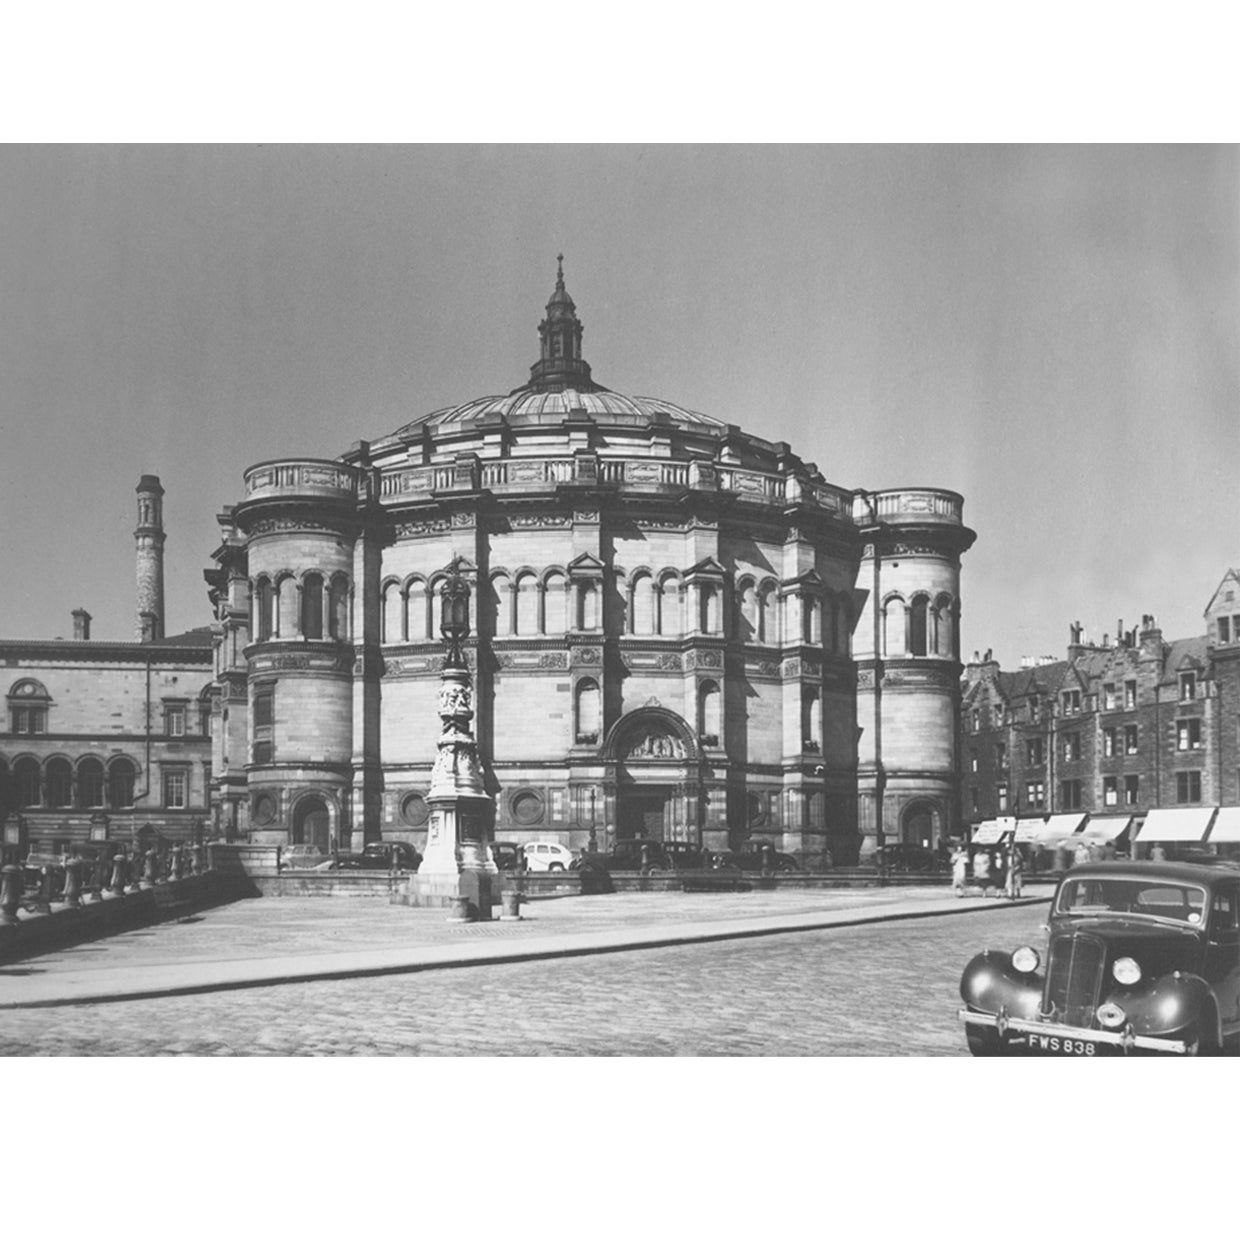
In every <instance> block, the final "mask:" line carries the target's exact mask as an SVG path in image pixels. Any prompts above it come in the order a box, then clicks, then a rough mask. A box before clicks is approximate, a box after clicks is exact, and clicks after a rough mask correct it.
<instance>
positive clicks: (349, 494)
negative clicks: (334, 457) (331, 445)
mask: <svg viewBox="0 0 1240 1240" xmlns="http://www.w3.org/2000/svg"><path fill="white" fill-rule="evenodd" d="M357 486H358V474H357V471H356V470H354V469H352V468H350V467H349V466H348V465H341V464H340V463H339V462H338V461H321V460H315V459H312V458H308V459H300V460H287V461H264V462H262V464H260V465H251V466H250V468H249V469H247V470H246V471H245V497H246V499H247V500H255V499H295V498H306V499H347V500H352V499H353V498H354V497H355V496H356V494H357Z"/></svg>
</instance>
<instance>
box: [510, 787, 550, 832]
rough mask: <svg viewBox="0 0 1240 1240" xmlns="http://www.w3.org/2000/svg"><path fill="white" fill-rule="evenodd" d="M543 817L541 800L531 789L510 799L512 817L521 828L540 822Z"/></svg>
mask: <svg viewBox="0 0 1240 1240" xmlns="http://www.w3.org/2000/svg"><path fill="white" fill-rule="evenodd" d="M542 816H543V799H542V797H541V796H539V794H538V793H537V792H535V791H534V790H533V789H532V788H526V789H525V790H524V791H522V792H518V793H517V794H516V795H515V796H514V797H513V798H512V817H513V820H514V821H515V822H519V823H520V824H521V825H522V826H529V825H530V824H531V823H535V822H541V821H542Z"/></svg>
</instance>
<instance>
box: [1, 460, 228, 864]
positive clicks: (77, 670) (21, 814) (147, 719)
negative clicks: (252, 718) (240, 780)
mask: <svg viewBox="0 0 1240 1240" xmlns="http://www.w3.org/2000/svg"><path fill="white" fill-rule="evenodd" d="M162 496H163V488H162V487H161V486H160V485H159V479H158V478H155V477H152V476H151V475H144V476H143V478H142V481H141V482H140V483H139V485H138V528H137V529H136V530H135V532H134V537H135V543H136V558H137V577H138V588H137V598H136V607H135V612H136V621H137V623H136V626H135V627H136V628H137V630H138V632H139V633H140V634H143V633H144V634H145V635H146V640H144V641H135V642H102V641H92V640H90V620H91V617H90V615H89V613H88V612H87V611H86V610H85V609H83V608H78V609H77V610H75V611H74V613H73V620H74V640H72V641H20V640H11V639H6V640H0V659H2V660H3V666H4V672H5V675H4V679H3V680H0V690H2V691H3V692H4V694H5V717H4V721H3V725H2V726H3V732H2V733H0V815H2V816H3V818H4V823H5V834H6V837H9V838H8V841H7V842H8V843H9V844H10V845H19V846H20V845H24V844H29V845H31V846H34V847H36V848H45V847H49V846H53V847H63V846H65V845H68V844H80V843H84V842H86V841H87V840H89V839H96V840H99V839H121V840H125V841H126V842H130V841H133V840H136V839H139V838H141V839H144V840H145V839H146V838H148V837H151V836H157V837H162V838H163V839H166V840H187V839H190V838H192V837H193V835H194V833H195V831H196V830H201V829H203V828H205V826H206V824H207V821H208V817H209V813H210V810H209V798H210V787H211V781H212V769H211V717H212V711H213V710H214V709H215V689H214V683H213V680H214V678H213V669H212V661H211V631H210V629H209V628H202V629H197V630H193V631H190V632H188V633H183V634H180V635H177V636H173V637H164V636H163V623H164V612H163V543H164V531H163V515H162V511H161V507H160V501H161V498H162Z"/></svg>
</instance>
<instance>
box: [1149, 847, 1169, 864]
mask: <svg viewBox="0 0 1240 1240" xmlns="http://www.w3.org/2000/svg"><path fill="white" fill-rule="evenodd" d="M1166 859H1167V850H1166V849H1165V848H1164V847H1163V846H1162V845H1161V844H1155V845H1154V847H1153V849H1152V850H1151V852H1150V860H1151V861H1166Z"/></svg>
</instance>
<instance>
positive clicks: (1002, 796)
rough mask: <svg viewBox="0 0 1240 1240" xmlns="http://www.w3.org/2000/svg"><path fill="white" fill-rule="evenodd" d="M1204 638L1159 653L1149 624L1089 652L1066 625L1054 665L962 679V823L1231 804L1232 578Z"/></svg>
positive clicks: (1160, 643)
mask: <svg viewBox="0 0 1240 1240" xmlns="http://www.w3.org/2000/svg"><path fill="white" fill-rule="evenodd" d="M1205 621H1206V632H1205V633H1204V634H1203V635H1202V636H1199V637H1189V638H1181V639H1178V640H1175V641H1165V640H1164V639H1163V635H1162V631H1161V629H1160V628H1159V627H1158V625H1157V623H1156V621H1155V619H1154V617H1153V616H1145V617H1143V618H1142V622H1141V625H1140V626H1139V627H1137V628H1134V629H1131V630H1128V631H1125V630H1124V628H1123V624H1122V623H1121V624H1120V625H1119V628H1118V632H1117V633H1116V635H1115V640H1114V642H1112V640H1111V637H1110V635H1107V637H1106V638H1105V639H1104V640H1103V642H1102V644H1101V645H1099V644H1096V643H1091V642H1088V641H1087V640H1085V638H1084V635H1083V633H1082V631H1081V627H1080V625H1073V626H1072V629H1071V632H1070V644H1069V646H1068V649H1067V658H1066V659H1062V660H1057V661H1056V660H1043V661H1041V662H1039V663H1037V664H1036V665H1033V666H1029V667H1024V668H1022V669H1021V670H1019V671H1015V672H1004V671H1002V670H1001V669H1000V667H999V665H998V663H996V662H995V661H994V660H993V659H992V658H990V656H989V652H987V655H986V657H984V658H979V657H978V656H976V655H975V656H974V658H973V661H972V662H971V663H969V665H968V666H967V668H966V669H965V677H964V687H963V692H962V699H961V721H960V738H961V739H960V744H961V752H962V756H963V759H964V776H963V781H964V788H965V819H966V821H967V822H969V823H976V822H980V821H982V820H984V819H986V818H993V817H995V816H996V815H998V814H1012V813H1016V812H1017V809H1019V811H1020V813H1022V814H1027V815H1028V814H1041V813H1046V814H1050V813H1062V812H1067V811H1071V810H1076V809H1080V810H1087V811H1090V812H1093V813H1097V814H1108V813H1109V814H1118V813H1130V814H1134V815H1141V814H1144V813H1146V812H1147V811H1149V810H1151V809H1155V808H1158V807H1166V806H1176V805H1197V804H1201V805H1236V804H1240V573H1238V572H1237V570H1235V569H1231V570H1229V571H1228V572H1227V574H1226V575H1225V576H1224V578H1223V580H1222V582H1221V583H1220V585H1219V587H1218V589H1217V590H1216V591H1215V592H1214V595H1213V597H1212V598H1211V600H1210V603H1209V605H1208V606H1207V608H1206V611H1205Z"/></svg>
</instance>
